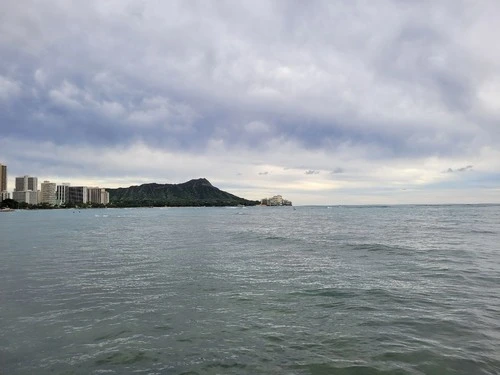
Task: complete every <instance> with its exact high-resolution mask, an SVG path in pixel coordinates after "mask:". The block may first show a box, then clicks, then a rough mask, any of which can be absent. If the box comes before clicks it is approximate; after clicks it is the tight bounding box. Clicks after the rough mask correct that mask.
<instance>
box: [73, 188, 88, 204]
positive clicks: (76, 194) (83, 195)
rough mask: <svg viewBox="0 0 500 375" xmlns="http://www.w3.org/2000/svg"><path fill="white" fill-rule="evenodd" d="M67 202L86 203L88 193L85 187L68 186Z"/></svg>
mask: <svg viewBox="0 0 500 375" xmlns="http://www.w3.org/2000/svg"><path fill="white" fill-rule="evenodd" d="M68 191H69V199H68V200H69V202H70V203H75V204H78V203H87V198H88V193H87V187H86V186H69V188H68Z"/></svg>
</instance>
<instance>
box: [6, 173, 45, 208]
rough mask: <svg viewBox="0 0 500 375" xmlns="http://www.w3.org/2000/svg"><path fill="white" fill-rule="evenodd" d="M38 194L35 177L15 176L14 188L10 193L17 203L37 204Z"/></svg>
mask: <svg viewBox="0 0 500 375" xmlns="http://www.w3.org/2000/svg"><path fill="white" fill-rule="evenodd" d="M38 195H39V194H38V178H37V177H31V176H23V177H16V188H15V190H14V192H13V193H12V199H14V200H15V201H18V202H19V203H23V202H25V203H28V204H38Z"/></svg>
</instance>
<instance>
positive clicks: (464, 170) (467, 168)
mask: <svg viewBox="0 0 500 375" xmlns="http://www.w3.org/2000/svg"><path fill="white" fill-rule="evenodd" d="M472 167H473V166H472V165H467V166H466V167H461V168H457V169H452V168H448V169H447V170H446V173H454V172H467V171H471V170H472Z"/></svg>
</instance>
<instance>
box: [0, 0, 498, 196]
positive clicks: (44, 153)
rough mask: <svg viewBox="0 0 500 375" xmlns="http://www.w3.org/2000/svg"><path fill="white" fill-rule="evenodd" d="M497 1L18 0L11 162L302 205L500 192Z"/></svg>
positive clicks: (5, 85) (2, 74)
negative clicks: (210, 187) (191, 182)
mask: <svg viewBox="0 0 500 375" xmlns="http://www.w3.org/2000/svg"><path fill="white" fill-rule="evenodd" d="M499 16H500V5H498V3H497V2H495V1H487V0H485V1H480V2H478V3H474V4H473V3H471V2H465V1H451V0H450V1H441V2H439V3H436V2H431V1H420V2H409V1H397V0H392V1H389V0H386V1H384V0H383V1H378V2H377V3H376V4H375V3H374V2H368V1H361V0H360V1H352V2H344V1H314V2H308V3H302V2H291V1H251V2H250V1H243V2H230V1H213V2H208V1H207V2H197V1H178V2H166V3H165V2H157V1H138V0H134V1H107V2H101V1H97V0H96V1H88V2H82V3H78V4H75V3H68V2H65V1H56V0H53V1H50V4H47V3H43V4H42V3H40V2H37V1H28V2H23V3H22V4H20V3H19V4H17V3H15V2H8V3H7V4H4V5H3V12H2V14H1V15H0V56H2V59H1V61H0V134H2V136H1V138H0V162H2V163H4V164H7V165H8V166H9V176H10V177H11V178H12V177H14V176H15V175H24V174H32V175H37V176H39V177H40V178H42V179H46V178H47V179H49V178H50V179H53V180H56V181H61V182H62V181H63V180H64V181H81V182H82V183H84V182H87V183H91V182H92V183H99V184H101V185H103V186H109V187H115V186H119V185H121V186H128V185H130V184H137V183H141V182H146V181H156V182H183V181H184V180H186V179H189V178H195V177H206V178H208V179H209V180H210V181H212V183H214V184H215V185H216V186H219V187H221V188H223V189H226V190H229V191H231V192H233V193H236V194H242V195H244V196H245V197H248V198H260V197H263V196H265V195H268V194H272V195H274V194H278V193H279V194H282V195H283V196H285V197H286V198H289V199H292V200H294V201H295V203H303V204H306V203H325V204H328V203H357V202H359V203H372V202H373V203H379V202H386V203H391V202H392V203H404V202H407V203H419V202H420V203H423V202H427V203H438V202H451V201H453V202H462V201H467V202H475V201H484V200H485V199H486V201H492V202H493V201H494V202H499V201H500V197H499V194H498V192H499V189H500V186H499V182H500V177H499V176H500V155H499V151H498V150H499V147H498V146H499V145H500V127H499V125H498V124H499V123H500V122H499V120H500V68H499V66H498V61H499V59H500V52H499V51H498V49H497V48H495V45H496V44H495V42H496V41H495V38H496V35H497V34H498V33H499V32H500V26H498V25H497V24H498V23H497V22H496V21H495V20H496V19H498V17H499ZM472 166H474V167H472ZM443 171H449V172H461V171H463V172H465V171H466V172H467V173H443ZM10 186H13V185H12V183H10ZM403 189H404V190H403Z"/></svg>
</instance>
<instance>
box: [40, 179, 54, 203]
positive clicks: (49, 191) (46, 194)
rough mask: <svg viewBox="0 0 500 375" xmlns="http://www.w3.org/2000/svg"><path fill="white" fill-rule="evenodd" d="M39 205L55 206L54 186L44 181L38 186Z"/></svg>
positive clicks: (52, 183)
mask: <svg viewBox="0 0 500 375" xmlns="http://www.w3.org/2000/svg"><path fill="white" fill-rule="evenodd" d="M40 186H41V187H40V203H48V204H52V205H55V204H56V184H55V183H54V182H50V181H44V182H42V184H41V185H40Z"/></svg>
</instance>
